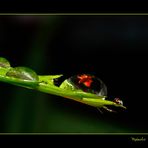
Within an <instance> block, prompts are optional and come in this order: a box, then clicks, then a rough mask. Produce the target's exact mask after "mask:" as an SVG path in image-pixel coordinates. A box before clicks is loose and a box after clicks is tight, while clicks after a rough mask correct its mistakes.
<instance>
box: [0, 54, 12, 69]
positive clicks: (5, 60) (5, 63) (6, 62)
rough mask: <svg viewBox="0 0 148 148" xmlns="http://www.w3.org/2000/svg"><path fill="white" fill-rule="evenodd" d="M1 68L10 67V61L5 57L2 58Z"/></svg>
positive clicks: (0, 59) (0, 60)
mask: <svg viewBox="0 0 148 148" xmlns="http://www.w3.org/2000/svg"><path fill="white" fill-rule="evenodd" d="M0 67H3V68H8V67H10V63H9V61H8V60H7V59H5V58H3V57H0Z"/></svg>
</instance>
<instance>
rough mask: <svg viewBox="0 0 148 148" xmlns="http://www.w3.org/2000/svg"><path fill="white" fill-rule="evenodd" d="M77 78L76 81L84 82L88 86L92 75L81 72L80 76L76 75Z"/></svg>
mask: <svg viewBox="0 0 148 148" xmlns="http://www.w3.org/2000/svg"><path fill="white" fill-rule="evenodd" d="M77 78H78V79H79V81H78V83H79V84H80V83H82V84H84V85H85V86H86V87H90V86H91V84H92V82H93V80H92V76H89V75H86V74H83V75H81V76H77Z"/></svg>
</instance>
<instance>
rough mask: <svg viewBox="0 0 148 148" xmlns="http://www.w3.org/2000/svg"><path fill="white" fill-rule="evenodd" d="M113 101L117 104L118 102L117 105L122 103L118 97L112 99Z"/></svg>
mask: <svg viewBox="0 0 148 148" xmlns="http://www.w3.org/2000/svg"><path fill="white" fill-rule="evenodd" d="M113 102H115V103H117V104H119V105H123V101H122V100H120V99H119V98H115V99H114V100H113Z"/></svg>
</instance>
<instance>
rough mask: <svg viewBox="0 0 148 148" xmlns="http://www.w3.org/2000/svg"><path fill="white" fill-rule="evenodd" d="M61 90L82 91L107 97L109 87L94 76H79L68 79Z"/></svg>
mask: <svg viewBox="0 0 148 148" xmlns="http://www.w3.org/2000/svg"><path fill="white" fill-rule="evenodd" d="M60 87H61V88H64V89H71V90H82V91H84V92H88V93H93V94H96V95H99V96H106V95H107V87H106V85H105V84H104V82H103V81H102V80H101V79H99V78H97V77H96V76H94V75H90V74H78V75H74V76H72V77H70V78H68V79H66V80H65V81H64V82H63V83H62V84H61V85H60Z"/></svg>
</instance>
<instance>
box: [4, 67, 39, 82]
mask: <svg viewBox="0 0 148 148" xmlns="http://www.w3.org/2000/svg"><path fill="white" fill-rule="evenodd" d="M6 76H9V77H13V78H18V79H23V80H31V81H38V80H39V78H38V75H37V74H36V72H34V71H33V70H32V69H30V68H28V67H15V68H12V69H10V70H9V71H8V72H7V73H6Z"/></svg>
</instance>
